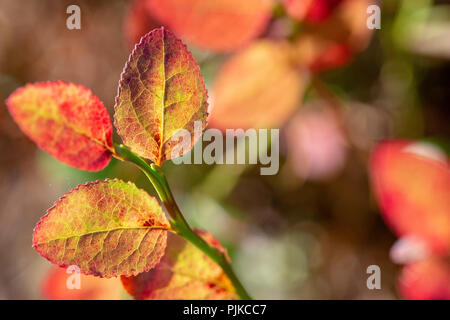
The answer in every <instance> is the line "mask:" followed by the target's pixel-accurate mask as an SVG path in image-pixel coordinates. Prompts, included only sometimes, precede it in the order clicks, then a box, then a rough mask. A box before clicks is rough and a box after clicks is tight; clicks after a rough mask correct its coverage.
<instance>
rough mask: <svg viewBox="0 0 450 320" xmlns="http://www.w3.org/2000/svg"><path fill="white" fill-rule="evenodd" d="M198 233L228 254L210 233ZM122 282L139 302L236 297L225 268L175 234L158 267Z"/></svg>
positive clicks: (171, 236)
mask: <svg viewBox="0 0 450 320" xmlns="http://www.w3.org/2000/svg"><path fill="white" fill-rule="evenodd" d="M196 232H197V233H198V234H199V235H200V236H201V237H202V238H203V239H205V241H207V242H208V243H209V244H210V245H212V246H214V247H216V248H217V249H218V250H220V251H222V252H223V253H224V254H226V251H225V249H224V248H223V247H222V246H221V245H220V243H219V242H218V241H217V240H216V239H214V238H213V237H212V235H211V234H210V233H208V232H205V231H196ZM122 283H123V285H124V287H125V289H126V290H127V291H128V293H129V294H131V295H132V296H133V297H134V298H136V299H146V300H166V299H200V300H205V299H211V300H224V299H234V298H236V293H235V290H234V288H233V286H232V284H231V282H230V280H229V279H228V277H227V276H226V275H225V273H224V272H223V270H222V269H221V267H220V266H219V265H217V264H216V263H215V262H214V261H212V260H211V259H210V258H209V257H208V256H206V255H205V254H204V253H203V252H201V251H200V250H199V249H197V248H196V247H195V246H194V245H193V244H191V243H189V242H187V241H186V240H184V239H183V238H181V237H180V236H178V235H175V234H169V237H168V245H167V250H166V254H165V256H164V257H163V258H162V259H161V261H160V262H159V263H158V264H157V265H156V266H155V268H153V269H152V270H150V271H149V272H146V273H141V274H139V275H138V276H135V277H122Z"/></svg>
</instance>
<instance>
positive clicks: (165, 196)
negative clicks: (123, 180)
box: [115, 144, 251, 300]
mask: <svg viewBox="0 0 450 320" xmlns="http://www.w3.org/2000/svg"><path fill="white" fill-rule="evenodd" d="M115 151H116V155H117V157H118V158H119V159H120V160H123V161H129V162H132V163H134V164H135V165H136V166H138V167H139V169H141V170H142V171H143V172H144V174H145V175H146V176H147V178H148V179H149V180H150V182H151V183H152V185H153V187H154V188H155V190H156V192H157V193H158V196H159V198H160V199H161V201H162V203H163V205H164V206H165V208H166V209H167V212H168V214H169V215H170V217H171V218H172V221H170V223H171V225H172V228H173V230H174V231H175V232H176V233H178V234H179V235H180V236H182V237H183V238H185V239H186V240H187V241H189V242H191V243H192V244H193V245H195V246H196V247H197V248H199V249H200V250H201V251H202V252H203V253H205V254H206V255H207V256H208V257H210V258H211V259H212V260H213V261H215V262H216V263H217V264H218V265H219V266H220V267H221V268H222V270H223V271H224V272H225V274H226V275H227V276H228V278H229V279H230V280H231V282H232V283H233V286H234V288H235V289H236V292H237V294H238V295H239V297H240V298H241V299H244V300H251V297H250V295H249V294H248V293H247V291H246V290H245V288H244V287H243V285H242V284H241V282H240V281H239V279H238V278H237V276H236V275H235V273H234V271H233V269H232V268H231V265H230V263H229V262H228V260H227V258H226V256H225V255H224V254H223V253H222V252H220V251H219V250H217V249H216V248H215V247H213V246H211V245H210V244H209V243H207V242H206V241H205V240H203V238H201V237H200V236H199V235H197V234H196V233H195V232H194V231H192V229H191V227H190V226H189V224H188V223H187V221H186V219H185V218H184V216H183V214H182V213H181V210H180V208H179V207H178V205H177V203H176V201H175V198H174V197H173V194H172V191H171V190H170V187H169V184H168V183H167V180H166V178H165V176H164V174H163V172H161V171H160V170H159V169H158V167H157V166H155V165H154V164H152V165H149V164H148V163H147V162H145V161H144V160H143V159H141V158H140V157H139V156H138V155H136V154H134V153H133V152H132V151H131V150H129V149H128V148H127V147H125V146H124V145H122V144H121V145H115Z"/></svg>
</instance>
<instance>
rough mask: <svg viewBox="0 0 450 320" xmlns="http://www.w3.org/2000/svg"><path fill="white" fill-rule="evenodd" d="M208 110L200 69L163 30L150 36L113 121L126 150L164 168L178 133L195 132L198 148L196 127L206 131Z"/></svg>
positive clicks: (137, 52)
mask: <svg viewBox="0 0 450 320" xmlns="http://www.w3.org/2000/svg"><path fill="white" fill-rule="evenodd" d="M207 106H208V103H207V92H206V89H205V85H204V83H203V79H202V76H201V74H200V68H199V66H198V65H197V63H196V62H195V61H194V59H193V58H192V56H191V54H190V53H189V51H188V50H187V48H186V46H185V45H183V43H182V42H181V41H180V40H178V39H177V38H176V37H175V36H174V35H173V34H172V33H171V32H169V31H167V30H166V29H164V28H160V29H155V30H153V31H152V32H150V33H148V34H146V35H145V36H144V37H143V38H142V39H141V42H140V43H139V44H138V45H136V47H135V48H134V50H133V52H132V53H131V56H130V58H129V60H128V62H127V64H126V65H125V68H124V71H123V73H122V76H121V79H120V83H119V93H118V96H117V98H116V106H115V115H114V119H115V125H116V127H117V130H118V133H119V135H120V136H121V137H122V140H123V142H124V144H126V145H127V146H128V147H130V149H131V150H132V151H133V152H135V153H137V154H138V155H140V156H143V157H145V158H148V159H150V160H152V161H153V162H154V163H155V164H157V165H160V164H161V163H162V162H163V161H165V160H169V159H171V157H172V149H173V148H174V147H175V146H176V145H177V143H178V142H177V141H178V140H176V139H171V138H172V137H173V136H174V135H176V133H177V131H178V130H179V129H185V130H188V131H189V132H191V146H193V144H194V142H195V141H196V139H198V135H196V134H195V133H194V122H196V121H199V122H200V123H201V124H202V128H204V127H205V126H206V116H207ZM184 150H185V151H187V149H186V148H185V149H184Z"/></svg>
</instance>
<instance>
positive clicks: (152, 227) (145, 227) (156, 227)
mask: <svg viewBox="0 0 450 320" xmlns="http://www.w3.org/2000/svg"><path fill="white" fill-rule="evenodd" d="M133 229H135V230H141V229H142V230H165V231H169V229H170V228H169V227H168V226H149V227H147V226H143V227H118V228H113V229H109V230H108V229H107V230H95V231H91V232H86V233H83V234H77V235H70V236H67V237H60V238H54V239H50V240H47V241H43V242H39V243H36V244H33V247H36V246H38V245H43V244H48V243H50V242H53V241H59V240H67V239H70V238H81V237H84V236H89V235H92V234H96V233H106V232H112V231H118V230H133Z"/></svg>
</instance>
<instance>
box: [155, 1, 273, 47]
mask: <svg viewBox="0 0 450 320" xmlns="http://www.w3.org/2000/svg"><path fill="white" fill-rule="evenodd" d="M147 4H148V9H149V11H150V12H151V13H152V14H154V15H155V16H156V17H157V18H158V19H159V20H160V21H161V22H163V23H164V25H166V26H167V27H168V28H170V29H171V30H173V31H174V32H175V33H176V35H177V36H179V37H181V38H182V39H183V40H186V41H188V42H190V43H192V44H195V45H196V46H199V47H201V48H203V49H207V50H212V51H219V52H220V51H230V50H234V49H237V48H239V47H242V46H243V45H245V44H247V43H249V42H250V41H251V40H253V39H254V38H256V37H257V36H258V35H259V34H260V33H261V32H262V31H263V30H264V27H265V26H266V25H267V23H268V21H269V19H270V16H271V13H272V12H271V10H272V5H273V1H272V0H245V1H241V0H208V1H204V0H148V1H147Z"/></svg>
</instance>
